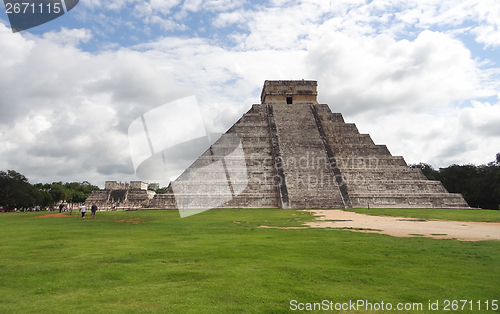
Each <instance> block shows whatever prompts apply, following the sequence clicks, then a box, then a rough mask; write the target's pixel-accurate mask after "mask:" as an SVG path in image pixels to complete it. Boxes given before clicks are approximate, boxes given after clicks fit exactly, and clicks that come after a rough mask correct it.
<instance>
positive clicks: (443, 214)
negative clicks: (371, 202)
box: [346, 208, 500, 222]
mask: <svg viewBox="0 0 500 314" xmlns="http://www.w3.org/2000/svg"><path fill="white" fill-rule="evenodd" d="M346 211H352V212H356V213H359V214H367V215H373V216H392V217H409V218H421V219H427V220H428V219H442V220H455V221H478V222H500V210H487V209H483V210H477V209H442V208H439V209H438V208H436V209H432V208H370V209H368V208H354V209H346Z"/></svg>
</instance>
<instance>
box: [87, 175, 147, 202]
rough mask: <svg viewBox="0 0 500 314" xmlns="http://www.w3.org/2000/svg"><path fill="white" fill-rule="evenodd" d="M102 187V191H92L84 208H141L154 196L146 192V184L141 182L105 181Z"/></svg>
mask: <svg viewBox="0 0 500 314" xmlns="http://www.w3.org/2000/svg"><path fill="white" fill-rule="evenodd" d="M104 186H105V188H104V190H94V191H92V193H91V194H90V195H89V197H88V198H87V200H86V201H85V205H86V206H92V205H93V204H95V205H97V206H98V207H99V208H112V207H115V208H143V207H147V206H148V205H149V204H150V202H151V200H152V199H153V197H154V194H155V193H154V192H153V191H148V189H147V187H148V184H147V183H145V182H141V181H132V182H130V183H117V182H116V181H106V182H105V185H104Z"/></svg>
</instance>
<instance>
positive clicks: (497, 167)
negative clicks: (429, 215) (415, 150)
mask: <svg viewBox="0 0 500 314" xmlns="http://www.w3.org/2000/svg"><path fill="white" fill-rule="evenodd" d="M410 167H413V168H420V169H421V170H422V172H423V173H424V175H425V176H426V177H427V178H428V179H429V180H438V181H441V183H442V184H443V185H444V187H445V188H446V189H447V190H448V192H451V193H461V194H462V195H463V197H464V199H465V201H466V202H467V203H468V204H469V206H471V207H479V208H485V209H499V206H500V153H498V154H497V156H496V160H495V161H492V162H490V163H488V164H486V165H479V166H476V165H472V164H468V165H451V166H448V167H446V168H439V169H437V170H436V169H434V168H433V167H432V166H431V165H429V164H426V163H419V164H416V165H411V166H410Z"/></svg>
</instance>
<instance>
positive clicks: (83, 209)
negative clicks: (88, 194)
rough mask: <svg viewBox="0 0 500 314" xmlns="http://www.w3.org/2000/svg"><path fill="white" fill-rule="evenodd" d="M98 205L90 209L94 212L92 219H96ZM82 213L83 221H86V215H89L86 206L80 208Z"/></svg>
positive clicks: (93, 205)
mask: <svg viewBox="0 0 500 314" xmlns="http://www.w3.org/2000/svg"><path fill="white" fill-rule="evenodd" d="M97 209H98V208H97V205H96V204H92V207H90V211H91V212H92V216H91V217H92V219H94V218H95V212H96V211H97ZM80 213H82V219H85V214H86V213H87V208H86V207H85V204H83V205H82V206H80Z"/></svg>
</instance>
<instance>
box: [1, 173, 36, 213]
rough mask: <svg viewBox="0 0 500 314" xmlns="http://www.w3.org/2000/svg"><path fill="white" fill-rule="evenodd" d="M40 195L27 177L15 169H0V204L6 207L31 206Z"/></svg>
mask: <svg viewBox="0 0 500 314" xmlns="http://www.w3.org/2000/svg"><path fill="white" fill-rule="evenodd" d="M41 199H42V195H41V194H40V193H39V191H38V190H37V189H36V188H34V187H33V186H32V185H31V184H30V183H29V182H28V179H27V178H26V177H25V176H24V175H22V174H20V173H19V172H17V171H15V170H7V172H5V171H0V205H2V206H5V207H6V208H9V209H12V208H16V207H17V208H19V207H31V206H34V205H36V203H37V201H39V200H41Z"/></svg>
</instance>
